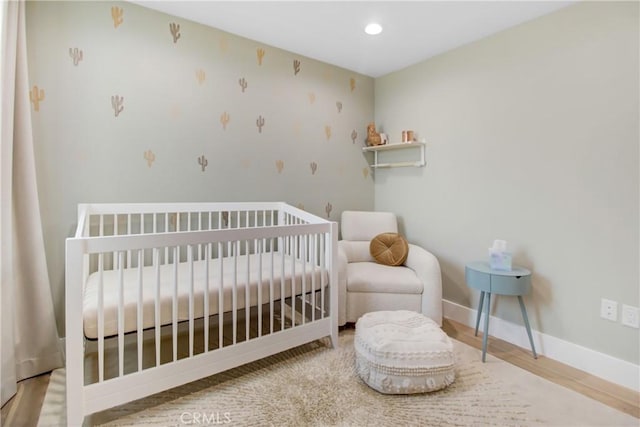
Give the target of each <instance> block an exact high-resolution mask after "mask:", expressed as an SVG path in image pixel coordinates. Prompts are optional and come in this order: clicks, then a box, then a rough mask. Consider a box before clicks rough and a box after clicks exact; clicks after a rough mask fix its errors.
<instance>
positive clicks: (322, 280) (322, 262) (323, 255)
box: [320, 234, 336, 319]
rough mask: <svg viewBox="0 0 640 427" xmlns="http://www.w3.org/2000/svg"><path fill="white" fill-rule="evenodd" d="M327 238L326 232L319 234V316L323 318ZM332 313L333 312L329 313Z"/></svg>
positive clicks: (334, 308) (333, 308)
mask: <svg viewBox="0 0 640 427" xmlns="http://www.w3.org/2000/svg"><path fill="white" fill-rule="evenodd" d="M326 238H327V235H326V234H321V235H320V273H321V275H320V313H321V316H322V317H321V318H322V319H324V318H325V311H324V288H325V285H326V279H325V277H324V276H325V272H326V271H327V269H326V268H327V266H326V253H325V240H326ZM331 267H332V268H336V266H331ZM331 310H336V307H331ZM331 314H332V315H333V313H331Z"/></svg>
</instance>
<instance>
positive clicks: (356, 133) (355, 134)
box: [351, 129, 358, 144]
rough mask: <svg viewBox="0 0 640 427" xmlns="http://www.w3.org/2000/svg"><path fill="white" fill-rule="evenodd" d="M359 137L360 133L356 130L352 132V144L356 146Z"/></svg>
mask: <svg viewBox="0 0 640 427" xmlns="http://www.w3.org/2000/svg"><path fill="white" fill-rule="evenodd" d="M357 137H358V132H356V130H355V129H354V130H352V131H351V142H352V143H353V144H355V143H356V138H357Z"/></svg>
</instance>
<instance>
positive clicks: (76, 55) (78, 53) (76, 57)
mask: <svg viewBox="0 0 640 427" xmlns="http://www.w3.org/2000/svg"><path fill="white" fill-rule="evenodd" d="M69 56H70V57H71V59H73V65H75V66H78V63H79V62H80V61H82V50H80V49H78V48H77V47H74V48H69Z"/></svg>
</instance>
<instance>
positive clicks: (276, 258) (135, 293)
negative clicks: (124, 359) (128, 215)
mask: <svg viewBox="0 0 640 427" xmlns="http://www.w3.org/2000/svg"><path fill="white" fill-rule="evenodd" d="M247 257H248V258H249V260H248V262H249V266H250V268H249V274H248V276H249V277H247ZM260 257H262V268H261V269H260V267H259V266H260V264H259V258H260ZM236 258H237V259H236V260H234V258H223V262H222V271H223V276H222V295H223V300H222V301H223V304H222V310H223V312H228V311H231V310H232V307H233V286H234V275H235V277H236V280H235V282H236V283H237V286H236V290H237V292H236V307H237V309H243V308H245V305H246V294H245V292H247V290H248V292H249V306H250V307H253V306H256V305H258V304H259V303H260V304H266V303H268V302H269V301H270V283H271V253H265V254H262V255H259V254H251V255H240V256H237V257H236ZM205 264H206V262H205V261H202V260H201V261H194V262H193V288H194V289H193V302H194V304H193V311H194V316H193V317H194V319H198V318H202V317H204V301H205V295H206V294H207V292H206V277H207V274H206V270H205V268H206V266H205ZM208 264H209V273H208V275H209V284H208V289H209V292H208V295H209V315H216V314H218V313H219V300H218V297H219V289H220V282H221V280H220V260H219V259H214V260H209V261H208ZM294 264H295V265H294ZM236 266H237V268H236ZM273 266H274V268H273V289H272V299H273V300H279V299H281V298H283V297H284V298H288V297H290V296H292V294H295V295H300V294H301V293H302V282H303V277H304V279H305V288H306V289H305V291H306V292H310V291H311V289H312V283H314V284H315V289H316V290H319V289H320V287H321V283H322V282H321V275H322V274H323V273H322V269H320V268H319V267H314V266H313V265H312V264H310V263H306V265H304V266H303V262H302V261H300V260H293V259H292V257H291V256H284V272H283V269H282V256H281V254H280V253H274V254H273ZM303 270H304V271H303ZM234 272H235V273H234ZM324 275H325V281H324V283H325V284H328V275H327V271H326V270H325V271H324ZM139 276H140V271H139V269H138V268H127V269H123V270H122V277H123V279H122V282H123V284H124V286H123V289H124V293H123V300H124V304H123V307H124V328H123V329H124V333H128V332H133V331H136V330H137V327H138V320H137V317H138V314H137V308H138V298H139V281H140V279H139ZM158 277H159V280H157V279H158ZM292 279H293V283H294V286H293V289H292ZM157 282H159V292H160V297H159V298H158V301H159V305H160V324H161V325H168V324H171V323H172V322H173V298H174V292H175V293H177V301H178V305H177V320H178V322H181V321H186V320H188V319H189V289H190V287H191V280H190V264H189V263H186V262H183V263H178V264H177V282H176V280H175V267H174V264H165V265H161V266H160V268H159V275H158V273H157V271H156V267H154V266H148V267H143V268H142V312H143V316H142V325H143V329H145V328H151V327H154V326H155V324H156V321H155V310H156V306H155V301H156V292H157V286H156V283H157ZM282 282H284V293H283V292H282V286H281V284H282ZM99 283H100V274H99V273H98V272H95V273H92V274H91V275H89V277H88V279H87V282H86V285H85V292H84V300H83V320H84V334H85V336H86V337H87V338H90V339H95V338H97V337H98V293H99ZM175 283H177V287H176V286H175V285H174V284H175ZM102 286H103V313H104V336H105V337H108V336H112V335H117V334H118V300H119V288H120V271H119V270H105V271H103V272H102ZM259 286H260V287H261V289H262V297H261V300H260V301H258V287H259ZM174 289H175V291H174Z"/></svg>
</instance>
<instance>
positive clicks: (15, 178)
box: [0, 0, 63, 405]
mask: <svg viewBox="0 0 640 427" xmlns="http://www.w3.org/2000/svg"><path fill="white" fill-rule="evenodd" d="M2 3H3V4H2V7H4V8H5V9H4V14H3V25H2V58H1V59H0V62H1V63H2V70H1V73H2V75H1V77H2V78H1V81H2V89H1V91H2V93H1V95H2V111H1V113H2V116H1V117H2V119H1V124H0V129H1V136H2V140H1V147H0V191H1V193H0V196H1V200H0V273H1V278H2V282H1V286H2V289H1V292H0V321H1V322H2V324H1V328H0V329H1V331H2V336H1V344H0V346H1V351H0V353H1V355H2V368H1V369H2V370H1V371H0V382H1V385H2V394H1V398H2V404H3V405H4V403H5V402H6V401H7V400H9V399H10V398H11V396H13V394H15V392H16V382H17V381H20V380H22V379H25V378H29V377H32V376H35V375H38V374H41V373H43V372H48V371H51V370H53V369H55V368H58V367H61V366H62V365H63V357H62V352H61V346H60V344H59V340H58V333H57V329H56V323H55V316H54V312H53V302H52V298H51V287H50V285H49V275H48V272H47V263H46V257H45V251H44V240H43V236H42V223H41V220H40V206H39V202H38V191H37V184H36V170H35V159H34V152H33V135H32V129H31V105H30V101H29V81H28V80H29V79H28V72H27V70H28V69H27V43H26V27H25V3H24V0H19V1H9V2H2Z"/></svg>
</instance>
